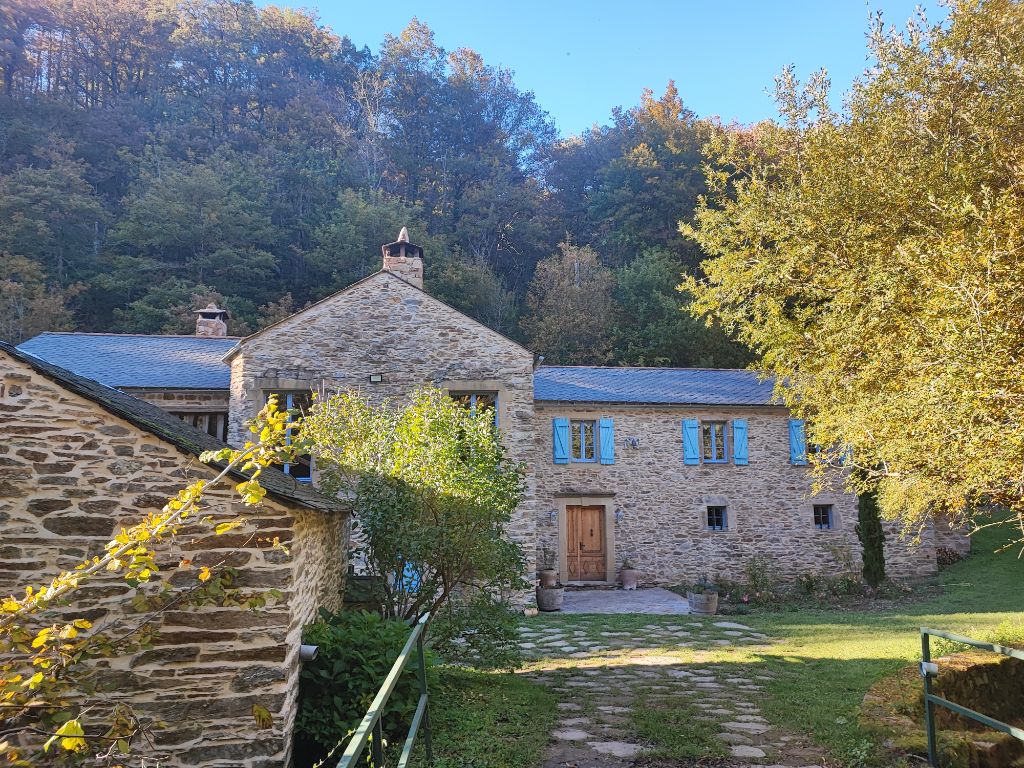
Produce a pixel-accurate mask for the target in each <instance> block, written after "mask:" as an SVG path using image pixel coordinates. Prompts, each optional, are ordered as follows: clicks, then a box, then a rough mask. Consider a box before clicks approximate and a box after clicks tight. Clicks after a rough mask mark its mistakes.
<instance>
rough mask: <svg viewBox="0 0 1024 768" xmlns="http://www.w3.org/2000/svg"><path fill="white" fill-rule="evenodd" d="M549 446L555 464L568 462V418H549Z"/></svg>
mask: <svg viewBox="0 0 1024 768" xmlns="http://www.w3.org/2000/svg"><path fill="white" fill-rule="evenodd" d="M551 433H552V434H551V447H552V452H553V458H554V462H555V464H568V463H569V420H568V419H563V418H557V419H552V420H551Z"/></svg>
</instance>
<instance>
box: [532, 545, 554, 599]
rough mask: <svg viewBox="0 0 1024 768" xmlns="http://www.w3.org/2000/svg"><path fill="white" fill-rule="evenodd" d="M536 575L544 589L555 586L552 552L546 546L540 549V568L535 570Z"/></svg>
mask: <svg viewBox="0 0 1024 768" xmlns="http://www.w3.org/2000/svg"><path fill="white" fill-rule="evenodd" d="M537 577H538V578H539V579H540V585H541V586H542V587H544V588H545V589H549V588H551V587H553V586H555V584H556V583H557V581H558V571H556V570H555V557H554V553H553V552H552V551H551V550H550V549H548V548H547V547H544V548H542V549H541V559H540V569H539V570H538V571H537Z"/></svg>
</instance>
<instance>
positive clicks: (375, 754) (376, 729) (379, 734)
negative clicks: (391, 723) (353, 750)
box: [370, 720, 384, 768]
mask: <svg viewBox="0 0 1024 768" xmlns="http://www.w3.org/2000/svg"><path fill="white" fill-rule="evenodd" d="M370 755H371V756H372V758H373V768H384V727H383V726H382V725H381V722H380V720H378V721H377V722H376V723H374V725H373V741H372V742H371V743H370Z"/></svg>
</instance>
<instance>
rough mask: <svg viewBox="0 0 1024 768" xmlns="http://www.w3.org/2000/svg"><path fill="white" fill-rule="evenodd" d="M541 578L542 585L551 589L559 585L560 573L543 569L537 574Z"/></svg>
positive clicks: (550, 569)
mask: <svg viewBox="0 0 1024 768" xmlns="http://www.w3.org/2000/svg"><path fill="white" fill-rule="evenodd" d="M537 576H538V577H539V578H540V585H541V586H542V587H544V588H545V589H549V588H551V587H553V586H555V584H557V583H558V572H557V571H556V570H555V569H554V568H542V569H541V570H539V571H538V572H537Z"/></svg>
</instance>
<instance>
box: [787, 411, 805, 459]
mask: <svg viewBox="0 0 1024 768" xmlns="http://www.w3.org/2000/svg"><path fill="white" fill-rule="evenodd" d="M789 463H790V464H797V465H803V464H806V463H807V434H806V432H805V431H804V420H803V419H790V420H789Z"/></svg>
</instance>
